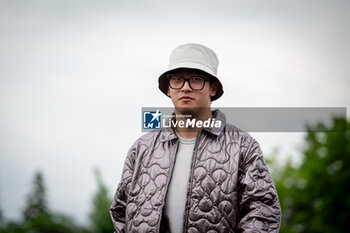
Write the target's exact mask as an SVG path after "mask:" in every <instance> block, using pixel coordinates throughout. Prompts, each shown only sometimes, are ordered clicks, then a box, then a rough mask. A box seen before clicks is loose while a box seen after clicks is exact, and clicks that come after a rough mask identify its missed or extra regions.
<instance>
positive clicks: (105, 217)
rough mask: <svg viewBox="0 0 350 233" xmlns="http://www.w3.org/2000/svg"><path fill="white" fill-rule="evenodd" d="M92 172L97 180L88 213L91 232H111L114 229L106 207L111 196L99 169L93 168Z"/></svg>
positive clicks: (110, 201) (109, 202)
mask: <svg viewBox="0 0 350 233" xmlns="http://www.w3.org/2000/svg"><path fill="white" fill-rule="evenodd" d="M94 174H95V178H96V182H97V191H96V193H95V195H94V197H93V200H92V203H93V206H92V212H91V214H90V219H91V221H92V224H93V226H92V227H93V230H94V231H93V232H95V233H111V232H113V231H114V230H113V225H112V222H111V219H110V216H109V211H108V209H109V207H110V205H111V203H112V198H111V197H110V195H109V192H108V189H107V187H106V185H105V184H104V183H103V181H102V178H101V172H100V170H98V169H95V170H94Z"/></svg>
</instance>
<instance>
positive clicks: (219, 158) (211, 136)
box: [110, 110, 281, 233]
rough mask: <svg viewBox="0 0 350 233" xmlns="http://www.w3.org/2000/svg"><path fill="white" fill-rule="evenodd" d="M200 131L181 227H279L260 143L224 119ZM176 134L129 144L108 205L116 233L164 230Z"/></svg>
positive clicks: (193, 230) (194, 232)
mask: <svg viewBox="0 0 350 233" xmlns="http://www.w3.org/2000/svg"><path fill="white" fill-rule="evenodd" d="M214 117H215V118H216V119H218V120H221V121H222V122H223V123H224V124H222V128H221V129H220V130H213V129H207V130H202V131H201V132H200V133H199V135H198V137H197V141H196V145H195V149H194V153H193V157H192V164H191V174H190V179H189V181H188V191H187V202H186V210H185V213H184V225H183V232H188V233H202V232H210V233H218V232H220V233H221V232H222V233H226V232H227V233H232V232H278V231H279V226H280V219H281V210H280V205H279V201H278V196H277V192H276V189H275V187H274V185H273V181H272V179H271V177H270V174H269V171H268V169H267V166H266V164H265V161H264V159H263V155H262V151H261V149H260V146H259V144H258V143H257V142H256V141H255V139H254V138H252V137H251V136H250V135H249V134H247V133H245V132H243V131H241V130H239V129H238V128H236V127H235V126H233V125H230V124H228V123H226V122H225V116H224V114H223V113H222V112H220V111H219V110H216V111H215V112H214ZM177 146H178V138H177V136H176V134H175V133H174V132H172V131H159V132H152V133H148V134H146V135H143V136H141V137H140V138H139V139H138V140H136V142H135V143H134V144H133V146H132V147H131V148H130V150H129V152H128V155H127V158H126V161H125V165H124V169H123V174H122V179H121V181H120V183H119V185H118V188H117V190H116V193H115V196H114V201H113V203H112V206H111V208H110V214H111V218H112V222H113V224H114V228H115V232H134V233H142V232H144V233H151V232H153V233H158V232H165V231H167V229H166V219H164V218H163V214H162V213H163V212H162V210H163V206H164V201H165V197H166V194H167V188H168V184H169V181H170V179H171V173H172V169H173V166H174V162H175V154H176V150H177Z"/></svg>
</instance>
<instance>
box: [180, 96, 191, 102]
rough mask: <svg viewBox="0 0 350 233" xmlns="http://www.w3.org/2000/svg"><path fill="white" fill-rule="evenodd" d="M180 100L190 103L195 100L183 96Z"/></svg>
mask: <svg viewBox="0 0 350 233" xmlns="http://www.w3.org/2000/svg"><path fill="white" fill-rule="evenodd" d="M180 100H183V101H190V100H193V98H192V97H191V96H187V95H185V96H182V97H181V98H180Z"/></svg>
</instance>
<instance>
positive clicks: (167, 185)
mask: <svg viewBox="0 0 350 233" xmlns="http://www.w3.org/2000/svg"><path fill="white" fill-rule="evenodd" d="M178 147H179V140H177V142H176V147H175V151H174V153H173V159H172V160H171V161H170V164H171V167H170V172H169V174H170V176H169V179H168V181H167V183H166V187H165V189H166V190H165V195H164V199H163V203H162V207H161V212H160V218H159V223H158V224H157V230H156V232H157V233H159V228H160V223H161V221H162V215H163V208H164V205H165V202H166V197H167V195H168V188H169V184H170V181H171V179H172V177H173V170H174V166H175V163H176V153H177V149H178Z"/></svg>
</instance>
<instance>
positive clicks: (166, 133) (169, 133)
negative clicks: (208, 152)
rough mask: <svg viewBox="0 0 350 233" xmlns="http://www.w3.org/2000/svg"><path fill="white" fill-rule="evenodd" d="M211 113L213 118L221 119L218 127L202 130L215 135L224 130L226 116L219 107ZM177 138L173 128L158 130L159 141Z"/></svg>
mask: <svg viewBox="0 0 350 233" xmlns="http://www.w3.org/2000/svg"><path fill="white" fill-rule="evenodd" d="M212 114H213V118H215V120H217V121H221V126H220V128H214V127H209V128H204V129H203V131H206V132H208V133H210V134H213V135H215V136H219V135H220V134H221V133H222V132H223V131H224V128H225V124H226V117H225V114H224V113H223V112H221V111H220V110H219V109H215V110H213V111H212ZM177 138H178V136H177V135H176V133H175V129H174V128H170V129H165V130H164V129H162V130H161V131H160V141H161V142H165V141H170V140H173V139H177Z"/></svg>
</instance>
